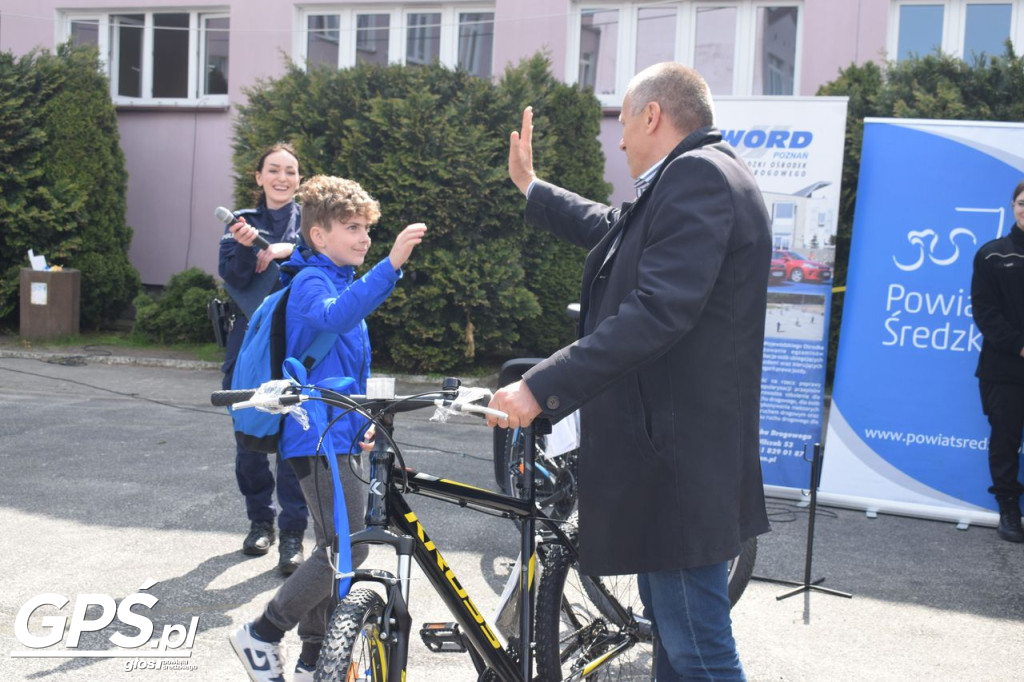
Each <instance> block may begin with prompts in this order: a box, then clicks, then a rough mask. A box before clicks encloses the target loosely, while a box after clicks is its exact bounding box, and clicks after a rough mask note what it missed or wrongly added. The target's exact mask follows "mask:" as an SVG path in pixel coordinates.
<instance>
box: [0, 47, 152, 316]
mask: <svg viewBox="0 0 1024 682" xmlns="http://www.w3.org/2000/svg"><path fill="white" fill-rule="evenodd" d="M0 167H2V168H3V172H2V173H0V319H15V315H16V313H17V307H18V303H19V301H18V283H19V270H20V269H21V268H22V267H27V265H28V260H27V257H26V254H27V252H28V250H29V249H33V250H34V251H35V252H36V253H37V254H42V255H44V256H46V258H47V262H49V263H52V264H58V265H61V266H63V267H65V268H76V269H78V270H81V271H82V286H81V325H82V327H83V328H95V327H98V326H101V325H103V324H105V323H108V322H112V321H113V320H115V319H117V317H118V316H119V314H121V313H122V312H123V310H124V309H125V308H126V307H127V306H128V305H129V304H130V303H131V301H132V298H134V296H135V295H136V293H138V290H139V274H138V272H137V271H136V270H135V268H134V267H133V266H132V265H131V263H130V262H129V261H128V247H129V245H130V243H131V237H132V231H131V228H129V227H128V225H127V224H126V223H125V191H126V188H127V182H128V175H127V172H126V170H125V162H124V154H123V153H122V151H121V147H120V135H119V133H118V129H117V117H116V114H115V111H114V106H113V104H112V103H111V100H110V88H109V85H108V82H107V79H106V77H105V76H103V75H102V74H101V73H100V69H99V58H98V56H97V53H96V50H95V49H94V48H89V47H71V46H69V45H63V46H61V47H59V48H58V50H57V53H56V54H55V55H54V54H49V53H45V52H33V53H30V54H28V55H25V56H23V57H18V58H16V57H14V56H12V55H11V53H9V52H8V53H0Z"/></svg>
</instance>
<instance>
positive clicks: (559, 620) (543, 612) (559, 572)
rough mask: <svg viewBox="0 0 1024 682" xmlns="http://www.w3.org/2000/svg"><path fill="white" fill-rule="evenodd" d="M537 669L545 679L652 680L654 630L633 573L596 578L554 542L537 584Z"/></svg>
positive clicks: (535, 632)
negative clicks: (644, 608)
mask: <svg viewBox="0 0 1024 682" xmlns="http://www.w3.org/2000/svg"><path fill="white" fill-rule="evenodd" d="M536 604H537V606H536V621H535V628H534V636H535V638H536V665H537V674H538V676H539V678H540V679H543V680H552V681H557V680H579V679H582V678H583V676H584V675H587V679H589V680H627V681H628V680H636V681H638V680H651V679H652V678H653V670H654V655H653V634H652V631H651V625H650V622H649V621H645V620H644V619H643V618H641V617H640V614H641V613H642V610H643V607H642V606H641V604H640V595H639V592H638V591H637V588H636V579H635V578H633V577H632V576H618V577H616V576H612V577H607V576H606V577H601V578H596V577H593V576H588V575H586V574H584V573H582V572H581V571H580V570H579V565H578V564H577V562H576V561H575V560H574V558H573V556H572V553H571V552H569V551H568V550H567V549H566V548H565V547H562V546H554V547H551V548H550V549H549V550H548V552H547V553H546V556H545V557H544V564H543V572H542V574H541V578H540V583H539V584H538V586H537V600H536Z"/></svg>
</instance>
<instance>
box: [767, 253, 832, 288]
mask: <svg viewBox="0 0 1024 682" xmlns="http://www.w3.org/2000/svg"><path fill="white" fill-rule="evenodd" d="M777 260H778V261H781V262H782V265H783V267H784V268H785V270H786V272H785V274H784V275H783V276H784V277H785V279H788V280H789V281H791V282H805V281H806V282H828V281H829V280H831V279H832V268H830V267H829V266H827V265H825V264H824V263H818V262H817V261H813V260H811V259H809V258H807V257H805V256H802V255H801V254H799V253H797V252H796V251H785V250H778V249H777V250H776V251H775V252H774V253H773V254H772V263H773V266H774V263H775V261H777Z"/></svg>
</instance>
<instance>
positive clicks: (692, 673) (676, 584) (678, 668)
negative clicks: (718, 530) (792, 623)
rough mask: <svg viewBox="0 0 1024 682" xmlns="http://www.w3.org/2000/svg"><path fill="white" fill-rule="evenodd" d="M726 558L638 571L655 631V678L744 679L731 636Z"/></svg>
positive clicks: (646, 613) (666, 681)
mask: <svg viewBox="0 0 1024 682" xmlns="http://www.w3.org/2000/svg"><path fill="white" fill-rule="evenodd" d="M726 567H727V562H723V563H720V564H712V565H711V566H701V567H699V568H685V569H679V570H673V571H658V572H655V573H641V574H639V575H638V576H637V586H638V587H639V589H640V599H641V601H643V603H644V616H645V617H647V618H650V619H652V620H653V621H654V626H655V630H656V633H657V650H656V651H655V657H656V664H655V671H656V674H657V679H658V682H672V681H673V680H687V681H689V680H730V681H732V680H739V681H745V680H746V679H747V678H746V675H744V673H743V665H742V664H741V663H740V656H739V653H738V652H737V651H736V641H735V640H734V639H733V637H732V619H731V617H730V616H729V585H728V574H727V569H726Z"/></svg>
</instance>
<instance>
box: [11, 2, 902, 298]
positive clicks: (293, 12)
mask: <svg viewBox="0 0 1024 682" xmlns="http://www.w3.org/2000/svg"><path fill="white" fill-rule="evenodd" d="M341 4H344V3H339V2H333V3H331V2H306V3H303V7H315V6H317V5H324V6H325V7H326V6H332V7H337V6H339V5H341ZM371 4H381V5H388V6H393V5H395V4H396V3H394V2H388V1H385V0H362V1H361V2H360V3H359V5H360V6H362V7H366V6H367V5H371ZM410 4H411V3H410ZM122 7H123V8H125V9H132V10H140V8H141V9H163V8H174V7H182V8H187V9H197V8H202V5H201V4H196V3H195V2H188V1H186V0H159V2H157V3H153V4H148V3H147V4H139V3H138V2H129V1H126V0H104V2H102V3H98V2H95V0H84V1H83V0H60V1H59V2H55V1H53V0H0V50H3V51H9V52H12V53H14V54H16V55H22V54H25V53H27V52H29V51H30V50H32V49H34V48H44V49H47V50H52V49H53V48H54V46H55V44H56V40H57V38H58V27H57V20H58V13H57V9H58V8H60V9H62V10H66V11H67V10H75V9H82V10H92V9H102V10H106V11H110V10H116V9H117V8H122ZM211 7H212V8H214V9H226V10H227V12H228V13H229V14H230V17H231V43H230V67H229V68H230V73H229V93H228V94H229V101H230V102H231V104H232V107H229V108H214V109H208V108H204V109H195V108H182V109H175V108H161V109H160V110H157V111H153V110H141V109H127V108H120V109H119V113H118V121H119V128H120V132H121V145H122V148H123V149H124V152H125V156H126V159H127V166H128V172H129V187H128V197H127V220H128V224H129V225H131V226H132V228H133V229H134V231H135V236H134V239H133V242H132V247H131V254H130V255H131V260H132V262H133V264H134V265H135V266H136V267H137V268H138V269H139V272H140V274H141V275H142V281H143V282H145V283H147V284H165V283H166V282H167V280H168V279H169V278H170V277H171V276H172V275H173V274H175V273H177V272H180V271H181V270H184V269H185V268H188V267H191V266H198V267H200V268H203V269H204V270H207V271H208V272H211V273H216V269H217V242H218V240H219V238H220V233H221V229H222V228H221V227H220V226H219V225H218V223H217V222H216V221H215V220H214V219H213V217H212V216H213V210H214V208H215V207H217V206H218V205H225V206H230V205H231V204H232V185H233V181H232V177H231V174H232V168H231V142H232V127H231V126H232V119H233V116H234V109H233V106H234V105H236V104H237V103H240V102H243V101H244V95H243V93H242V90H243V88H244V87H246V86H248V85H251V84H253V83H255V82H256V81H257V80H259V79H267V78H273V77H275V76H278V75H280V74H281V73H283V72H284V68H285V65H284V59H283V55H289V56H293V57H294V55H295V49H294V48H295V41H294V37H293V36H294V35H295V33H294V31H296V30H299V29H301V28H302V27H301V26H298V25H297V22H298V12H297V9H296V5H295V4H293V3H290V2H282V1H281V0H226V1H225V2H222V3H221V4H218V5H213V6H211ZM888 7H889V3H888V0H859V1H851V2H841V1H840V0H805V2H804V4H803V13H802V20H803V21H804V27H803V29H802V31H801V36H802V38H801V39H802V41H803V43H802V51H801V53H800V54H801V55H802V61H801V65H800V68H801V77H800V92H798V93H797V94H800V95H813V94H814V92H815V91H816V90H817V88H818V86H819V85H821V84H822V83H825V82H828V81H829V80H832V79H834V78H835V77H836V76H837V75H838V73H839V70H840V69H841V68H844V67H845V66H847V65H849V64H851V63H862V62H864V61H867V60H869V59H878V58H879V56H880V55H881V53H882V50H883V48H884V46H885V39H886V23H887V21H888ZM571 8H572V3H571V0H495V1H494V12H495V27H496V28H495V45H494V72H495V73H496V74H500V73H502V72H503V71H504V69H505V67H506V66H507V65H510V64H515V63H518V62H519V61H520V60H522V59H524V58H526V57H529V56H530V55H532V54H534V53H535V52H536V51H538V50H544V51H545V52H546V53H547V55H548V56H549V58H550V60H551V62H552V72H553V73H554V75H555V77H556V78H564V77H565V74H566V72H567V67H568V65H569V64H570V63H574V62H575V60H576V57H575V56H574V55H569V54H567V39H568V26H569V13H570V11H571ZM837 26H839V27H842V29H841V30H836V27H837ZM617 116H618V110H617V109H614V108H610V109H608V110H606V118H605V120H604V122H603V125H602V131H601V135H600V139H601V142H602V145H603V146H604V149H605V156H606V158H607V164H606V168H605V175H606V179H608V181H609V182H611V183H612V184H613V186H614V192H613V197H612V198H613V200H614V201H621V200H623V199H625V198H628V197H629V196H630V194H631V193H632V179H631V178H630V177H629V174H628V172H627V170H626V167H625V161H624V158H623V155H622V152H620V151H619V149H618V142H619V124H618V121H617V118H616V117H617ZM270 142H273V141H272V140H269V141H268V143H270Z"/></svg>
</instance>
